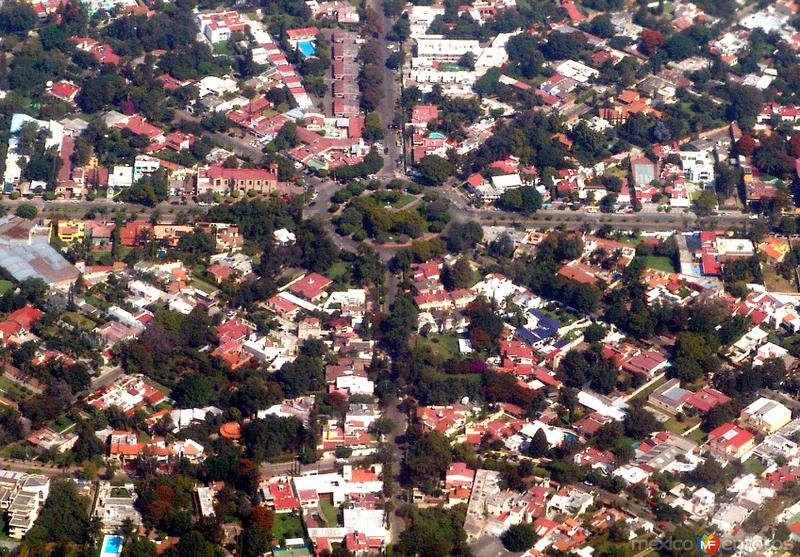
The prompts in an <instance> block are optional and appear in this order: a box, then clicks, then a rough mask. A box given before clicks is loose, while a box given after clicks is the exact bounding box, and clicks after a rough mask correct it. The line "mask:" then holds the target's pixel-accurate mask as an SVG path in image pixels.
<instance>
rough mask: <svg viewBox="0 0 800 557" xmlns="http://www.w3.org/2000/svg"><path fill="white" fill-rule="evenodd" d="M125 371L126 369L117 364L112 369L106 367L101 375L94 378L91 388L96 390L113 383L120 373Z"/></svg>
mask: <svg viewBox="0 0 800 557" xmlns="http://www.w3.org/2000/svg"><path fill="white" fill-rule="evenodd" d="M123 373H125V371H124V370H123V369H122V367H120V366H116V367H113V368H110V369H106V370H105V371H104V372H103V373H102V375H100V377H96V378H94V379H92V386H91V390H92V391H96V390H97V389H99V388H101V387H106V386H108V385H111V384H112V383H113V382H114V381H116V380H117V379H118V378H119V377H120V375H122V374H123Z"/></svg>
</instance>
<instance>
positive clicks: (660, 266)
mask: <svg viewBox="0 0 800 557" xmlns="http://www.w3.org/2000/svg"><path fill="white" fill-rule="evenodd" d="M642 259H644V266H645V267H647V268H649V269H656V270H658V271H664V272H666V273H675V272H677V271H676V270H675V266H674V265H673V264H672V260H671V259H670V258H669V257H664V256H659V255H645V256H644V257H642Z"/></svg>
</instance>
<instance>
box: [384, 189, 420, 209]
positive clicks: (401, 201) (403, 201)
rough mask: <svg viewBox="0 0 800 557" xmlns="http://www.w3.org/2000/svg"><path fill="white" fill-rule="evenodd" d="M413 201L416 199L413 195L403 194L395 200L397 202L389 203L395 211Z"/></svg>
mask: <svg viewBox="0 0 800 557" xmlns="http://www.w3.org/2000/svg"><path fill="white" fill-rule="evenodd" d="M414 199H416V198H415V197H414V196H413V195H411V194H408V193H404V194H403V195H401V196H400V197H398V198H397V201H393V202H391V203H390V205H391V206H392V207H394V208H395V209H402V208H403V207H405V206H406V205H408V204H409V203H411V202H412V201H414Z"/></svg>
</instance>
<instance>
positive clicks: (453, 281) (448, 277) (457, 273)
mask: <svg viewBox="0 0 800 557" xmlns="http://www.w3.org/2000/svg"><path fill="white" fill-rule="evenodd" d="M442 274H443V276H442V282H443V283H444V285H445V288H447V289H448V290H456V289H459V288H469V287H470V286H472V284H473V283H474V273H473V271H472V266H471V265H470V263H469V259H467V258H466V257H459V258H458V259H457V260H456V262H455V263H453V264H452V265H449V266H446V267H445V269H444V270H443V272H442Z"/></svg>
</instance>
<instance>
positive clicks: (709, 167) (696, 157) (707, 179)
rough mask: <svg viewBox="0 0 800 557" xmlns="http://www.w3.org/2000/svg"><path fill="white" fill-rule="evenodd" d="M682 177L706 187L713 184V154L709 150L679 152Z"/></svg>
mask: <svg viewBox="0 0 800 557" xmlns="http://www.w3.org/2000/svg"><path fill="white" fill-rule="evenodd" d="M680 157H681V165H682V167H683V175H684V177H685V178H686V179H687V180H689V181H690V182H695V183H697V184H702V185H703V186H707V185H709V184H712V183H713V182H714V154H713V153H712V152H711V149H705V150H703V151H681V152H680Z"/></svg>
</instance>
